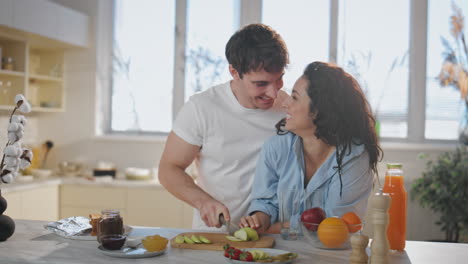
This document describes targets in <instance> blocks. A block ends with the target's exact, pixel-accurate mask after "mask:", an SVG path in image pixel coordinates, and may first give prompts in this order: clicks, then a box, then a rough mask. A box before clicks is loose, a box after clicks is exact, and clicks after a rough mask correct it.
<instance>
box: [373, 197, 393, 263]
mask: <svg viewBox="0 0 468 264" xmlns="http://www.w3.org/2000/svg"><path fill="white" fill-rule="evenodd" d="M390 202H391V198H390V196H389V195H388V194H386V193H384V192H383V191H382V189H380V190H379V192H378V193H376V194H375V195H374V197H373V199H372V222H373V224H374V238H373V239H372V243H371V257H370V263H371V264H388V263H389V260H388V251H389V248H390V247H389V243H388V238H387V227H388V209H389V207H390Z"/></svg>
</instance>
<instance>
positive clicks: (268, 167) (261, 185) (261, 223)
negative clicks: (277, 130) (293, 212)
mask: <svg viewBox="0 0 468 264" xmlns="http://www.w3.org/2000/svg"><path fill="white" fill-rule="evenodd" d="M278 180H279V175H278V171H277V158H276V153H275V151H274V146H272V140H268V141H267V142H266V143H265V144H264V145H263V147H262V150H261V151H260V156H259V159H258V162H257V167H256V170H255V178H254V182H253V187H252V200H251V202H250V206H249V208H248V210H247V214H248V216H245V217H243V218H242V219H241V223H240V225H241V226H250V227H252V228H255V229H259V230H262V231H266V230H267V229H268V228H269V226H270V224H271V223H273V222H276V221H277V219H278V198H277V194H276V192H277V188H278Z"/></svg>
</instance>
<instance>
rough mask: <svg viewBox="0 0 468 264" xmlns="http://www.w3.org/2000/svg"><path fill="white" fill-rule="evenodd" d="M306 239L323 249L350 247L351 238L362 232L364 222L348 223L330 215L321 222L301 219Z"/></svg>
mask: <svg viewBox="0 0 468 264" xmlns="http://www.w3.org/2000/svg"><path fill="white" fill-rule="evenodd" d="M301 224H302V232H303V235H304V238H305V240H306V241H307V242H308V243H309V244H311V245H312V246H313V247H316V248H322V249H349V248H351V244H350V242H349V239H350V238H351V236H352V235H353V234H355V233H358V232H360V231H361V230H362V229H363V227H364V223H360V224H355V225H348V224H346V223H345V222H344V221H343V220H341V218H338V217H330V218H327V219H325V220H324V221H322V222H321V223H320V224H317V223H308V222H304V221H301Z"/></svg>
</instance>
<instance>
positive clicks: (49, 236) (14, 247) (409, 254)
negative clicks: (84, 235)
mask: <svg viewBox="0 0 468 264" xmlns="http://www.w3.org/2000/svg"><path fill="white" fill-rule="evenodd" d="M15 223H16V231H15V234H13V236H12V237H10V238H9V239H8V240H7V241H5V242H0V264H20V263H21V264H23V263H57V264H58V263H60V264H68V263H70V264H71V263H73V264H78V263H80V264H81V263H93V264H101V263H102V264H104V263H114V262H118V263H174V264H175V263H184V264H185V263H187V264H190V263H217V264H218V263H227V262H226V260H225V259H224V257H223V253H222V252H221V251H202V250H189V249H175V248H170V247H169V248H168V249H167V251H166V253H165V254H164V255H161V256H157V257H153V258H146V259H122V258H113V257H109V256H105V255H103V254H102V253H101V252H99V250H98V249H97V246H98V244H97V242H96V241H78V240H70V239H66V238H62V237H59V236H57V235H55V234H53V233H51V232H50V231H48V230H45V229H44V227H43V226H44V225H45V224H46V222H44V221H31V220H16V221H15ZM188 231H193V230H187V229H173V228H154V227H153V228H150V227H134V228H133V230H132V232H131V233H130V236H134V237H137V236H148V235H155V234H158V235H161V236H164V237H167V238H168V239H171V238H173V237H175V236H176V235H177V234H179V233H182V232H188ZM275 239H276V245H275V248H278V249H283V250H287V251H291V252H296V253H298V254H299V257H298V258H297V259H296V260H295V261H294V263H348V262H349V260H348V259H349V256H350V254H351V250H322V249H316V248H313V247H312V246H310V245H308V244H306V243H305V242H304V241H302V240H298V241H284V240H282V239H281V238H280V237H279V236H275ZM467 259H468V244H461V243H460V244H455V243H434V242H419V241H407V246H406V251H405V252H403V253H395V254H391V256H390V263H398V264H399V263H425V264H428V263H437V264H439V263H466V260H467Z"/></svg>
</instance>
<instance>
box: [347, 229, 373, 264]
mask: <svg viewBox="0 0 468 264" xmlns="http://www.w3.org/2000/svg"><path fill="white" fill-rule="evenodd" d="M367 244H369V237H368V236H366V235H362V234H357V233H356V234H354V235H352V236H351V247H352V249H353V251H352V252H351V257H350V258H349V264H367V261H368V257H367V253H366V248H367Z"/></svg>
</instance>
